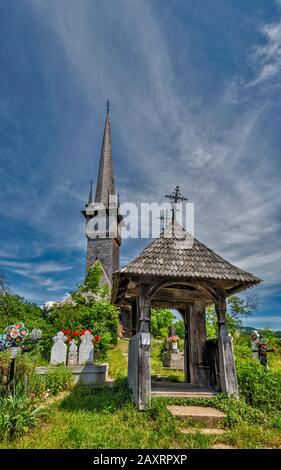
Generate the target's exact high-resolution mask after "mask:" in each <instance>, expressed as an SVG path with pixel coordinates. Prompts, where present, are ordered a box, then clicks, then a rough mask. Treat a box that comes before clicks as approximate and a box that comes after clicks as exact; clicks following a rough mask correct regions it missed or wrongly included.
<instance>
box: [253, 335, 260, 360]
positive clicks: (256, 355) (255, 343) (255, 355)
mask: <svg viewBox="0 0 281 470" xmlns="http://www.w3.org/2000/svg"><path fill="white" fill-rule="evenodd" d="M259 339H260V335H259V333H258V332H257V330H254V331H253V332H252V334H251V347H252V353H253V358H254V359H259V348H258V342H259Z"/></svg>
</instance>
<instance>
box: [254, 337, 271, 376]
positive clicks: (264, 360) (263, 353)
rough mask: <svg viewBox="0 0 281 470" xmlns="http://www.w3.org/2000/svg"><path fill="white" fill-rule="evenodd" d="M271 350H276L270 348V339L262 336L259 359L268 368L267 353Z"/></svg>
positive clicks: (259, 344) (259, 345)
mask: <svg viewBox="0 0 281 470" xmlns="http://www.w3.org/2000/svg"><path fill="white" fill-rule="evenodd" d="M269 352H274V349H268V340H267V339H266V338H260V340H259V343H258V354H259V361H260V364H261V365H262V366H264V367H265V368H266V369H268V360H267V353H269Z"/></svg>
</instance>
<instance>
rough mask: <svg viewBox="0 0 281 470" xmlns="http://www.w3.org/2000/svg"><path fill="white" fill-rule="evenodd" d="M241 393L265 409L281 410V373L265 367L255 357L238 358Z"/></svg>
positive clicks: (249, 400) (247, 400)
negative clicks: (244, 359)
mask: <svg viewBox="0 0 281 470" xmlns="http://www.w3.org/2000/svg"><path fill="white" fill-rule="evenodd" d="M236 367H237V378H238V383H239V389H240V394H241V396H242V397H244V398H245V400H246V402H247V403H248V404H249V405H251V406H253V407H256V408H259V409H260V410H263V411H268V412H274V411H281V373H280V372H275V371H271V370H267V369H265V368H264V367H263V366H261V365H260V364H259V363H258V362H257V361H255V360H254V359H247V361H243V360H238V361H237V364H236Z"/></svg>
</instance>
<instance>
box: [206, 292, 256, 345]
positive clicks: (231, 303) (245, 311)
mask: <svg viewBox="0 0 281 470" xmlns="http://www.w3.org/2000/svg"><path fill="white" fill-rule="evenodd" d="M257 306H258V301H257V297H256V295H255V294H248V295H246V296H245V297H244V298H241V297H239V296H238V295H232V296H230V297H229V298H228V299H227V314H226V323H227V327H228V331H229V332H230V333H232V334H233V333H234V331H235V330H236V329H238V328H239V327H241V326H242V320H243V318H245V317H248V316H249V315H251V314H252V312H253V311H254V310H256V309H257ZM206 327H207V337H208V338H209V339H211V338H216V337H217V314H216V311H215V307H214V306H211V307H208V308H207V311H206Z"/></svg>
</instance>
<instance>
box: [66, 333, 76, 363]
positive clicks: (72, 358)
mask: <svg viewBox="0 0 281 470" xmlns="http://www.w3.org/2000/svg"><path fill="white" fill-rule="evenodd" d="M69 345H70V346H69V351H68V356H67V364H68V365H69V366H77V362H78V348H77V345H76V343H75V340H74V339H72V340H71V341H70V343H69Z"/></svg>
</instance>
